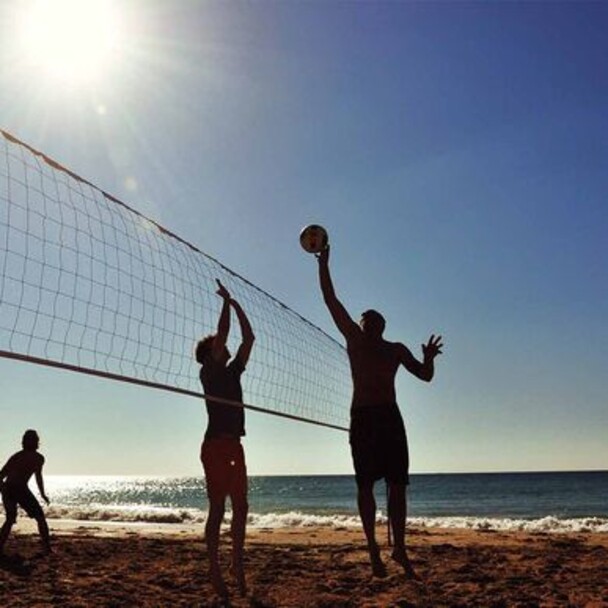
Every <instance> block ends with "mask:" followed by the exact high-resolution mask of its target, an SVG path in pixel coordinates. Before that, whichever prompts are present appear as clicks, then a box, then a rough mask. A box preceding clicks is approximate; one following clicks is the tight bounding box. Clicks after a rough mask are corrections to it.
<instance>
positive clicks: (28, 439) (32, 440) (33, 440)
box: [21, 429, 40, 449]
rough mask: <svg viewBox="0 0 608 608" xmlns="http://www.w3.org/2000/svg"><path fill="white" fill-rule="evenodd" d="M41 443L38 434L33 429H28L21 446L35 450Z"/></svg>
mask: <svg viewBox="0 0 608 608" xmlns="http://www.w3.org/2000/svg"><path fill="white" fill-rule="evenodd" d="M39 443H40V437H38V433H37V432H36V431H34V430H33V429H28V430H27V431H25V433H23V438H22V439H21V445H22V446H23V447H24V448H25V449H28V448H29V449H33V448H36V447H37V446H38V444H39Z"/></svg>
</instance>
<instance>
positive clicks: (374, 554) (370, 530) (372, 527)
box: [357, 482, 386, 577]
mask: <svg viewBox="0 0 608 608" xmlns="http://www.w3.org/2000/svg"><path fill="white" fill-rule="evenodd" d="M357 505H358V507H359V516H360V517H361V523H362V524H363V532H364V533H365V538H366V539H367V549H368V551H369V559H370V562H371V564H372V572H373V574H374V576H379V577H384V576H386V568H385V567H384V564H383V563H382V559H381V558H380V550H379V549H378V544H377V543H376V499H375V498H374V484H373V482H369V483H367V482H366V483H363V482H361V483H359V484H358V492H357Z"/></svg>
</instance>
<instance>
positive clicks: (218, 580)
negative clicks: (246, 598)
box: [209, 566, 228, 599]
mask: <svg viewBox="0 0 608 608" xmlns="http://www.w3.org/2000/svg"><path fill="white" fill-rule="evenodd" d="M209 578H210V579H211V585H212V586H213V589H214V590H215V592H216V593H217V594H218V595H219V596H220V597H222V598H224V599H225V598H227V597H228V589H227V588H226V583H225V582H224V579H223V578H222V573H221V571H220V568H219V566H211V567H210V568H209Z"/></svg>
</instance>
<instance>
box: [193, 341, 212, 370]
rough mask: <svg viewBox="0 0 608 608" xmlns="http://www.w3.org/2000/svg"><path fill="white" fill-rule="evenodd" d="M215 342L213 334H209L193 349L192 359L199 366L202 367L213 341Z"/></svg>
mask: <svg viewBox="0 0 608 608" xmlns="http://www.w3.org/2000/svg"><path fill="white" fill-rule="evenodd" d="M214 340H215V334H210V335H209V336H205V337H204V338H201V339H200V340H199V341H198V342H197V344H196V347H195V349H194V357H195V358H196V360H197V362H198V363H200V365H203V363H204V362H205V358H206V357H207V355H208V354H209V351H210V350H211V349H212V348H213V341H214Z"/></svg>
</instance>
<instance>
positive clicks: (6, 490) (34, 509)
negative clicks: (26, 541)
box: [2, 483, 44, 519]
mask: <svg viewBox="0 0 608 608" xmlns="http://www.w3.org/2000/svg"><path fill="white" fill-rule="evenodd" d="M2 502H3V503H4V509H5V511H6V517H7V518H9V519H16V517H17V506H20V507H21V508H22V509H23V510H24V511H25V512H26V513H27V514H28V516H29V517H31V518H32V519H39V518H40V517H44V511H43V510H42V507H41V506H40V503H39V502H38V501H37V500H36V497H35V496H34V494H33V493H32V491H31V490H30V489H29V488H28V487H27V485H25V484H24V485H21V484H11V483H6V484H4V486H2Z"/></svg>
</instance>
